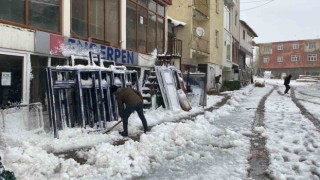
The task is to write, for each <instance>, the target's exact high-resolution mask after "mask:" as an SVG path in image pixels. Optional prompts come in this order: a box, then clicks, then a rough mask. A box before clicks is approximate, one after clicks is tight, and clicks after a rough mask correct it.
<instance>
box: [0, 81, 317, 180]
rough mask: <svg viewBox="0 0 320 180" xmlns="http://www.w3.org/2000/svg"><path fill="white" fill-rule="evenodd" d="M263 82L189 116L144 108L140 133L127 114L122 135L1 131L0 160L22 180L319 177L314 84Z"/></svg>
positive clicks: (84, 131)
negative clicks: (144, 123) (144, 122)
mask: <svg viewBox="0 0 320 180" xmlns="http://www.w3.org/2000/svg"><path fill="white" fill-rule="evenodd" d="M265 81H266V86H265V87H262V88H261V87H254V86H253V85H249V86H247V87H245V88H243V89H241V90H238V91H232V92H231V91H228V92H223V93H221V94H220V95H219V96H217V95H213V96H208V105H207V106H206V107H205V108H203V107H193V108H192V110H191V111H189V112H185V111H182V110H181V111H168V110H165V109H162V108H158V109H157V110H147V111H146V113H145V115H146V118H147V120H148V125H149V126H150V127H151V131H150V132H148V133H147V134H142V132H143V130H142V125H141V121H140V119H139V117H138V116H137V114H136V113H135V114H133V115H132V116H131V117H130V118H129V137H127V138H123V137H122V136H120V134H119V133H118V131H122V126H121V125H119V126H117V127H116V128H115V129H113V130H112V131H111V132H110V133H108V134H101V133H90V134H88V131H89V130H90V129H80V128H74V129H67V130H63V131H60V132H59V133H60V138H59V139H54V138H53V135H52V134H51V133H48V134H45V133H41V134H33V133H28V132H23V131H15V130H11V131H4V130H3V129H1V131H0V133H1V134H0V142H1V145H0V155H1V157H3V160H2V161H3V163H4V165H5V168H6V170H10V171H13V172H14V173H15V176H16V177H17V179H24V180H25V179H27V180H28V179H30V180H34V179H214V180H217V179H218V180H219V179H221V180H222V179H228V180H237V179H279V180H280V179H281V180H282V179H283V180H286V179H297V180H300V179H301V180H305V179H320V133H319V130H320V125H319V124H320V112H319V109H320V84H319V83H306V82H296V81H295V80H292V81H291V84H290V85H291V88H292V89H291V90H290V91H289V94H286V95H284V94H283V91H284V89H285V88H284V85H283V80H279V79H266V80H265ZM221 101H222V102H223V103H221ZM224 101H225V102H224ZM208 109H210V110H211V111H208ZM115 123H116V122H110V123H109V124H108V126H109V127H111V126H112V125H113V124H115ZM140 134H141V135H140ZM259 160H262V161H261V162H262V163H257V161H259Z"/></svg>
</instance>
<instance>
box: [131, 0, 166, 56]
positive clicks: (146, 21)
mask: <svg viewBox="0 0 320 180" xmlns="http://www.w3.org/2000/svg"><path fill="white" fill-rule="evenodd" d="M126 20H127V28H126V29H127V32H126V33H127V36H126V38H127V39H126V42H127V48H128V49H132V50H136V51H138V52H141V53H151V52H153V51H154V50H155V49H157V52H158V53H163V52H164V39H165V38H164V34H165V33H164V32H165V31H164V30H165V7H164V5H161V4H159V3H157V1H155V0H127V19H126Z"/></svg>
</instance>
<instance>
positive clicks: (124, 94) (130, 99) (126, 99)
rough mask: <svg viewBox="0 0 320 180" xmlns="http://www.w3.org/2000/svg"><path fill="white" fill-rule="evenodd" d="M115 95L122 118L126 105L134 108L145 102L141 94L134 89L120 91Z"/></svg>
mask: <svg viewBox="0 0 320 180" xmlns="http://www.w3.org/2000/svg"><path fill="white" fill-rule="evenodd" d="M115 95H116V99H117V102H118V108H119V114H120V115H121V116H122V114H123V112H124V104H125V105H126V106H134V105H137V104H140V103H142V102H143V100H142V95H141V93H140V92H139V91H138V90H135V89H132V88H121V89H118V90H117V91H116V94H115Z"/></svg>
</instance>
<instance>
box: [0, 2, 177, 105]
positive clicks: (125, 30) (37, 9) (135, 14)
mask: <svg viewBox="0 0 320 180" xmlns="http://www.w3.org/2000/svg"><path fill="white" fill-rule="evenodd" d="M170 4H171V0H157V1H156V0H139V1H137V0H32V1H31V0H23V1H11V0H3V1H1V2H0V32H1V33H0V74H1V76H0V77H1V82H2V83H1V88H0V106H4V105H6V104H10V103H23V104H29V103H34V102H41V103H42V104H43V105H44V110H45V109H46V104H47V103H46V89H45V88H44V87H45V86H46V84H45V83H46V80H45V77H46V76H45V69H46V67H49V66H57V65H68V64H69V61H70V55H86V56H88V52H89V51H91V50H97V51H98V52H100V53H101V56H102V58H103V59H105V60H110V61H113V62H115V63H116V64H118V65H125V66H126V67H127V68H128V69H134V70H137V71H140V70H141V69H143V68H152V67H153V65H154V63H155V59H156V58H155V57H154V52H155V53H156V54H160V53H164V52H165V51H166V48H167V47H166V46H167V41H166V40H167V39H166V38H167V23H166V22H167V17H166V16H167V15H166V13H167V12H166V9H167V6H169V5H170Z"/></svg>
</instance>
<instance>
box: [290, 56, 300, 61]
mask: <svg viewBox="0 0 320 180" xmlns="http://www.w3.org/2000/svg"><path fill="white" fill-rule="evenodd" d="M299 60H300V56H299V55H292V56H291V61H299Z"/></svg>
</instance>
